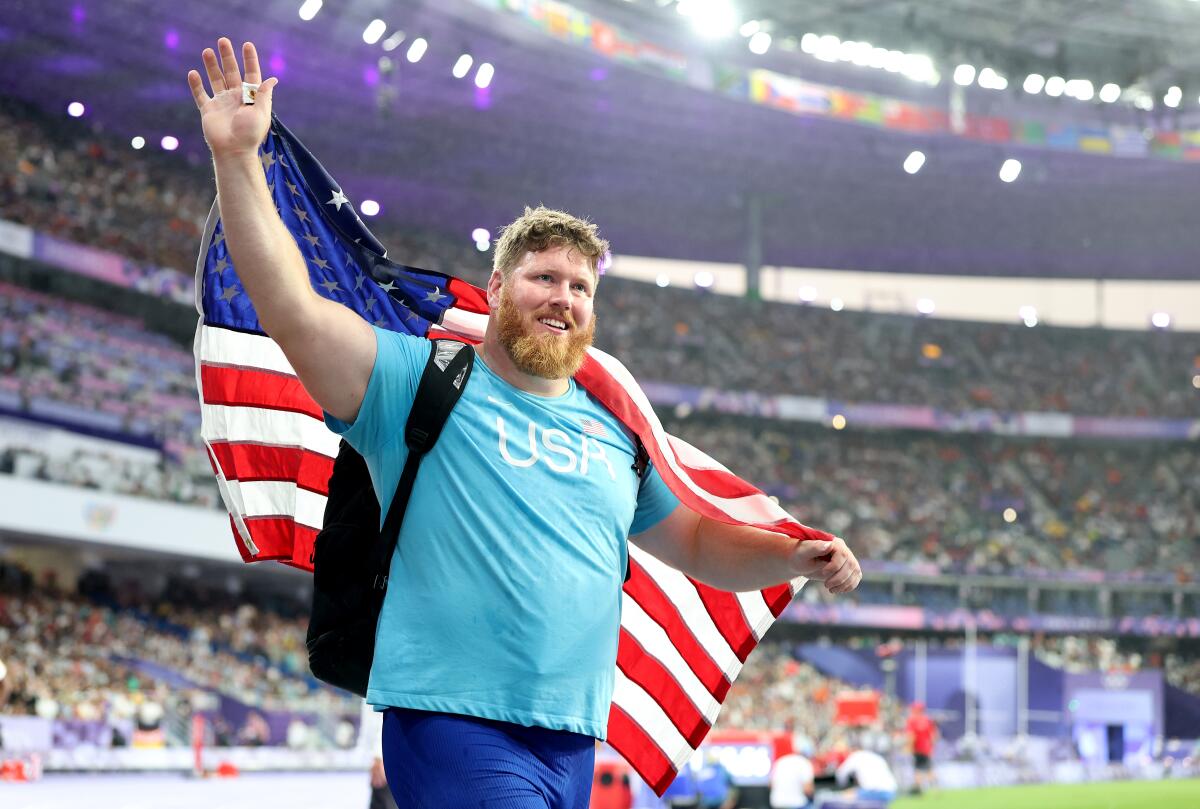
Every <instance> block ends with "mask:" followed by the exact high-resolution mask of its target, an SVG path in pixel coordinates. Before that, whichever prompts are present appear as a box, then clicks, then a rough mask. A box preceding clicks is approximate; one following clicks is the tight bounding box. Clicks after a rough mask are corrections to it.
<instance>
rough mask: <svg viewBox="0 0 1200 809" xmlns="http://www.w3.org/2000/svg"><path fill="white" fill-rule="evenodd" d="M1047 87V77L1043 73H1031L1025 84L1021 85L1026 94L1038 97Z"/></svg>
mask: <svg viewBox="0 0 1200 809" xmlns="http://www.w3.org/2000/svg"><path fill="white" fill-rule="evenodd" d="M1045 86H1046V77H1045V76H1043V75H1042V74H1041V73H1030V74H1029V75H1028V76H1026V77H1025V83H1024V84H1023V85H1021V87H1022V88H1024V90H1025V92H1027V93H1029V94H1030V95H1037V94H1038V93H1040V92H1042V88H1043V87H1045Z"/></svg>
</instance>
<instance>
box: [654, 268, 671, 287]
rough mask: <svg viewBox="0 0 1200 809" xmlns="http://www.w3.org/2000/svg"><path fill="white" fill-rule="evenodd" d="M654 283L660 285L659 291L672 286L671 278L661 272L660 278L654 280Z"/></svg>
mask: <svg viewBox="0 0 1200 809" xmlns="http://www.w3.org/2000/svg"><path fill="white" fill-rule="evenodd" d="M654 283H655V284H657V285H658V287H659V289H665V288H666V287H669V286H671V276H669V275H667V274H666V273H665V272H660V273H659V274H658V277H657V278H655V279H654Z"/></svg>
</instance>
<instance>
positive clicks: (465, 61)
mask: <svg viewBox="0 0 1200 809" xmlns="http://www.w3.org/2000/svg"><path fill="white" fill-rule="evenodd" d="M474 61H475V60H474V59H472V58H471V54H469V53H464V54H463V55H462V56H460V57H458V61H457V62H455V63H454V69H453V70H451V71H450V72H451V73H453V74H454V78H456V79H461V78H462V77H463V76H465V75H467V74H468V73H470V72H471V63H472V62H474Z"/></svg>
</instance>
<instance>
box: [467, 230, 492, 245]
mask: <svg viewBox="0 0 1200 809" xmlns="http://www.w3.org/2000/svg"><path fill="white" fill-rule="evenodd" d="M491 240H492V234H490V233H488V229H487V228H475V229H474V230H472V231H471V241H473V242H488V241H491Z"/></svg>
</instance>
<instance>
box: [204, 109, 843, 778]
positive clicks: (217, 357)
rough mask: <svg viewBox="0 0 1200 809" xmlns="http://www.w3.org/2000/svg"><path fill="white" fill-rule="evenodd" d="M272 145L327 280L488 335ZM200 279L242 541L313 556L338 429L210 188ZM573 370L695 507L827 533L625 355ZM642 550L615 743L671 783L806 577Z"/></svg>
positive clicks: (592, 356)
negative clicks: (769, 576) (295, 366)
mask: <svg viewBox="0 0 1200 809" xmlns="http://www.w3.org/2000/svg"><path fill="white" fill-rule="evenodd" d="M260 155H261V159H262V164H263V170H264V172H265V173H266V178H267V182H268V185H269V187H270V189H271V193H272V195H273V197H274V199H275V202H276V205H277V207H278V210H279V215H280V217H281V218H282V219H283V222H284V223H285V224H286V225H287V227H288V229H289V230H290V231H291V233H292V235H293V237H295V239H296V244H297V246H298V247H299V248H300V251H301V253H302V254H303V255H304V257H305V259H306V261H307V264H308V270H309V276H310V278H311V279H312V284H313V287H314V289H316V290H317V291H318V293H319V294H321V295H324V296H325V297H327V298H330V299H332V300H336V301H338V302H339V303H343V304H345V305H346V306H349V307H350V308H351V309H353V310H354V311H355V312H357V313H358V314H359V315H361V316H362V317H363V318H364V319H366V320H368V321H370V322H372V323H375V324H377V325H380V326H384V327H386V328H389V329H394V330H397V331H402V332H406V333H409V334H416V335H422V336H427V337H434V336H449V337H456V338H458V339H462V340H466V341H469V342H478V341H479V340H480V339H482V337H483V330H484V327H485V325H486V323H487V305H486V299H485V296H484V294H483V292H482V290H480V289H478V288H476V287H474V286H472V285H470V284H467V283H465V282H463V281H461V280H459V279H457V278H453V277H451V276H449V275H446V274H443V273H437V272H429V271H426V270H420V269H416V268H414V267H407V266H402V265H399V264H396V263H393V262H392V261H389V260H388V259H387V253H386V252H385V250H384V248H383V245H381V244H380V243H379V242H378V241H377V240H376V239H375V238H374V237H373V236H372V235H371V233H370V232H369V231H368V230H367V228H366V226H365V225H364V224H363V222H362V220H361V219H360V218H359V217H358V214H357V213H355V211H354V206H353V204H352V203H351V202H350V201H349V199H348V198H347V197H346V196H345V194H343V193H342V191H341V189H340V187H338V185H337V184H336V183H335V182H334V180H333V178H331V177H330V176H329V175H328V174H327V173H326V172H325V170H324V169H323V168H322V167H321V165H320V164H319V163H318V162H317V161H316V159H315V158H313V156H312V155H311V154H310V153H309V152H308V150H307V149H305V148H304V146H303V145H302V144H301V143H300V142H299V141H298V140H297V139H296V138H295V136H293V135H292V134H291V132H289V131H288V130H287V129H286V128H285V127H284V126H283V124H282V123H280V122H279V120H278V119H274V120H273V121H272V125H271V129H270V131H269V133H268V135H267V138H266V140H265V141H264V143H263V145H262V147H261V149H260ZM196 282H197V283H196V306H197V309H198V310H199V311H200V321H199V324H198V326H197V330H196V340H195V354H196V376H197V383H198V386H199V389H200V404H201V409H202V419H201V427H200V431H201V438H202V439H203V441H204V444H205V446H206V447H207V449H208V453H209V459H210V460H211V462H212V465H213V469H214V471H215V473H216V477H217V482H218V485H219V487H220V490H221V496H222V498H223V499H224V502H225V505H226V507H227V508H228V510H229V517H230V523H231V526H232V528H233V535H234V540H235V542H236V543H237V547H238V550H239V551H240V552H241V555H242V558H243V559H244V560H245V561H247V562H258V561H265V560H274V561H280V562H283V563H285V564H288V565H293V566H296V567H300V568H305V569H311V561H310V558H311V557H310V554H311V552H312V547H313V541H314V540H315V538H316V534H317V531H318V530H319V529H320V527H321V521H322V518H323V514H324V509H325V500H326V494H327V491H328V482H329V475H330V473H331V471H332V468H333V459H334V457H335V456H336V454H337V449H338V441H339V439H338V436H336V435H335V434H334V433H332V432H330V431H329V430H328V429H326V427H325V425H324V423H323V421H322V418H321V409H320V408H319V407H318V406H317V404H316V403H315V402H314V401H313V400H312V398H311V397H309V395H308V394H307V392H306V391H305V390H304V388H303V386H302V385H301V384H300V381H299V380H298V379H297V378H296V376H295V373H294V371H293V370H292V368H291V366H290V365H289V364H288V362H287V359H286V358H285V357H284V355H283V352H282V350H281V349H280V348H279V346H278V345H277V344H276V343H275V342H274V341H272V340H271V339H270V338H269V337H267V335H266V334H265V333H264V332H263V330H262V327H261V326H260V324H259V322H258V318H257V316H256V315H255V312H254V307H253V306H252V305H251V303H250V300H249V298H248V297H247V296H246V293H245V290H244V289H243V288H242V285H241V283H240V282H239V281H238V278H237V274H236V272H235V271H234V268H233V266H232V264H231V262H230V258H229V253H228V252H227V250H226V247H225V244H224V235H223V233H222V228H221V222H220V217H219V209H218V206H217V203H215V202H214V204H213V207H212V210H211V212H210V213H209V217H208V224H207V226H206V228H205V234H204V240H203V243H202V245H201V250H200V256H199V258H198V260H197V262H196ZM575 378H576V381H577V382H578V383H579V384H580V385H582V386H583V387H584V388H585V389H587V390H588V391H589V392H590V393H592V394H593V395H594V396H595V397H596V398H597V399H598V400H599V401H600V402H601V403H602V404H603V405H604V406H605V407H607V408H608V409H609V410H610V411H611V412H612V413H613V414H614V415H615V416H616V417H617V418H618V419H620V420H621V421H622V422H623V423H624V424H625V425H626V426H627V427H629V428H630V429H631V430H632V431H633V432H634V433H636V434H637V435H638V436H639V437H640V438H641V439H642V442H643V444H644V445H645V447H646V450H647V452H648V454H649V456H650V460H651V461H652V462H653V463H654V466H655V468H656V469H657V470H658V472H659V474H660V475H661V476H662V478H663V480H664V482H665V483H666V484H667V486H668V487H670V489H671V490H672V491H673V492H674V493H675V495H676V496H677V497H678V498H679V499H680V501H681V502H682V503H683V504H685V505H686V506H688V507H689V508H691V509H693V510H695V511H697V512H699V513H700V514H702V515H704V516H707V517H711V518H713V519H716V520H720V521H722V522H726V523H740V524H746V525H754V526H759V527H762V528H767V529H770V530H772V531H775V532H778V533H780V534H782V535H786V536H790V537H796V538H801V539H828V538H829V535H828V534H826V533H824V532H822V531H817V530H814V529H811V528H808V527H806V526H804V525H801V524H800V523H799V522H797V521H796V520H795V519H793V518H792V517H791V516H790V515H788V513H787V512H785V511H784V510H783V509H782V508H780V506H779V505H778V504H777V503H776V502H774V501H773V500H771V498H769V497H767V496H766V495H765V494H763V493H762V492H761V491H759V490H758V489H756V488H754V487H753V486H751V485H750V484H748V483H746V482H744V481H742V480H740V479H739V478H737V477H736V476H734V475H733V474H732V473H730V472H729V471H728V470H727V469H726V468H725V467H723V466H721V465H720V464H718V463H716V462H715V461H713V460H712V459H711V458H709V457H708V456H707V455H705V454H704V453H702V452H700V451H699V450H697V449H696V448H694V447H692V446H691V445H689V444H687V443H686V442H684V441H682V440H680V439H678V438H675V437H674V436H669V435H667V433H666V432H664V430H663V428H662V425H661V424H660V423H659V420H658V418H657V417H656V416H655V414H654V410H653V408H652V407H651V405H650V402H649V400H648V399H647V398H646V396H645V394H644V393H643V392H642V390H641V388H640V387H639V386H638V384H637V382H636V381H635V380H634V379H633V377H632V376H631V375H630V374H629V372H628V371H627V370H626V369H625V367H624V366H623V365H621V363H620V362H618V361H617V360H616V359H614V358H613V357H611V356H609V355H608V354H605V353H604V352H602V351H599V350H596V349H592V350H591V351H590V352H589V356H588V358H587V360H586V361H585V363H584V366H583V368H582V369H581V370H580V371H579V373H578V374H577V375H576V377H575ZM585 428H586V425H585ZM630 565H631V576H630V578H629V580H628V581H627V582H626V584H625V587H624V599H623V605H622V618H621V629H620V639H619V642H618V647H617V659H616V672H615V681H616V686H615V689H614V691H613V698H612V707H611V710H610V713H609V720H608V743H609V744H610V745H611V746H612V747H613V748H615V749H616V750H617V751H618V752H619V753H621V755H623V756H624V757H625V758H626V759H627V760H628V761H629V763H630V765H631V766H632V767H633V768H634V770H636V771H637V773H638V774H639V775H640V776H641V777H642V778H643V779H644V780H645V781H646V782H647V783H648V784H649V785H650V786H651V787H652V788H653V789H654V790H655V791H656V792H657V793H658V794H660V795H661V794H662V792H663V791H664V790H665V789H666V788H667V785H668V784H670V783H671V781H672V780H673V779H674V777H675V774H676V773H677V772H678V771H679V769H680V767H681V766H683V764H684V763H685V762H686V761H687V760H688V759H689V758H690V757H691V756H692V754H693V753H694V752H695V750H696V748H697V747H699V746H700V743H701V742H702V741H703V739H704V737H705V735H706V734H707V733H708V731H709V729H710V728H711V727H712V725H713V723H714V722H715V721H716V718H717V713H718V711H719V710H720V708H721V703H722V702H723V701H724V699H725V695H726V694H727V693H728V691H729V687H730V685H731V684H732V683H733V681H734V679H735V678H736V677H737V675H738V672H739V671H741V668H742V665H743V663H744V662H745V661H746V657H747V656H748V655H749V654H750V652H751V650H753V649H754V647H755V646H756V645H757V644H758V642H759V640H760V639H761V638H762V636H763V634H764V633H765V632H766V630H767V628H768V627H769V626H770V625H771V624H772V623H773V622H774V620H775V618H776V617H777V616H778V615H779V614H780V613H781V612H782V611H783V609H784V607H786V606H787V604H788V603H789V602H790V601H791V600H792V597H793V596H794V595H795V593H796V592H797V591H798V590H799V588H800V587H801V586H802V585H803V584H804V580H803V579H796V580H794V581H792V582H790V583H788V584H781V585H778V586H776V587H770V588H767V589H765V590H762V591H750V592H745V593H731V592H725V591H722V590H718V589H715V588H713V587H709V586H707V585H704V584H701V583H699V582H697V581H695V580H693V579H691V578H689V577H687V576H685V575H684V574H683V573H681V572H679V571H677V570H675V569H673V568H670V567H668V566H667V565H665V564H663V563H662V562H660V561H658V560H657V559H655V558H654V557H652V556H650V555H649V554H647V553H645V552H644V551H642V550H640V549H639V548H637V547H635V546H633V545H631V546H630Z"/></svg>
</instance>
